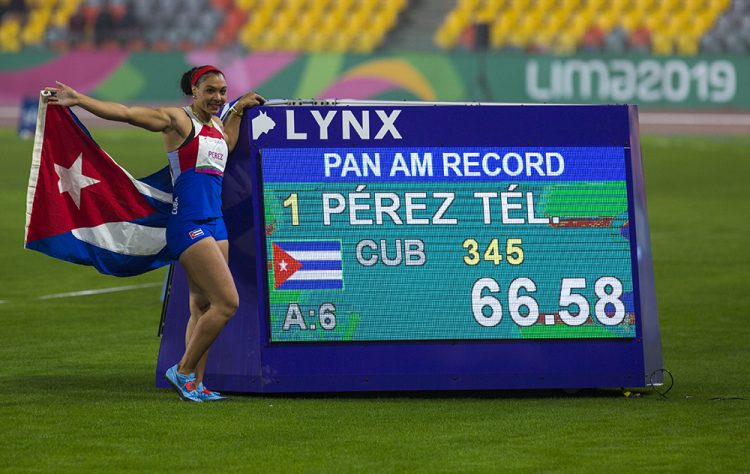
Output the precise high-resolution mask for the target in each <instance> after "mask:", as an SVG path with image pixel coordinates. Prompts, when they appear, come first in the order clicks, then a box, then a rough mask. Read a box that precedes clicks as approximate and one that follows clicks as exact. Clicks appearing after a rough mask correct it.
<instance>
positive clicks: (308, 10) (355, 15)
mask: <svg viewBox="0 0 750 474" xmlns="http://www.w3.org/2000/svg"><path fill="white" fill-rule="evenodd" d="M406 3H407V2H406V0H286V1H282V0H237V2H236V4H237V6H238V7H239V8H241V9H242V10H244V11H246V12H247V13H248V20H247V22H246V23H245V25H243V26H242V28H241V31H240V35H239V40H240V42H241V44H242V45H243V46H245V47H246V48H247V49H250V50H255V51H309V52H316V51H334V52H347V51H353V52H370V51H373V50H374V49H375V48H377V47H378V46H379V45H380V44H381V43H382V42H383V39H384V37H385V34H386V33H387V32H388V31H389V30H390V29H392V28H393V27H394V26H395V24H396V20H397V18H398V15H399V13H400V12H401V11H402V10H403V9H404V8H405V7H406Z"/></svg>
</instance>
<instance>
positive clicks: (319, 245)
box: [274, 240, 341, 252]
mask: <svg viewBox="0 0 750 474" xmlns="http://www.w3.org/2000/svg"><path fill="white" fill-rule="evenodd" d="M274 243H275V244H276V245H278V246H279V248H280V249H282V250H284V251H285V252H301V251H315V250H338V251H341V242H340V241H338V240H323V241H310V242H274Z"/></svg>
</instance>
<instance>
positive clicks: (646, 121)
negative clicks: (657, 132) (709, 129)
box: [639, 112, 750, 127]
mask: <svg viewBox="0 0 750 474" xmlns="http://www.w3.org/2000/svg"><path fill="white" fill-rule="evenodd" d="M639 115H640V116H639V121H640V123H641V125H700V126H717V125H718V126H732V127H736V126H740V127H746V126H750V115H745V114H713V113H693V114H690V113H667V112H642V113H640V114H639Z"/></svg>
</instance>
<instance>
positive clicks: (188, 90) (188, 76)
mask: <svg viewBox="0 0 750 474" xmlns="http://www.w3.org/2000/svg"><path fill="white" fill-rule="evenodd" d="M202 67H205V66H198V67H194V68H192V69H191V70H189V71H187V72H185V73H184V74H183V75H182V77H181V78H180V89H181V90H182V93H183V94H185V95H193V84H192V80H193V74H194V73H195V71H197V70H198V69H200V68H202ZM209 74H221V72H219V71H209V72H207V73H205V74H203V75H202V76H201V77H199V78H198V82H197V83H196V85H200V83H201V82H203V81H204V80H205V78H206V77H208V75H209Z"/></svg>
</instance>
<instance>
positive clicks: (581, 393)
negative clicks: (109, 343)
mask: <svg viewBox="0 0 750 474" xmlns="http://www.w3.org/2000/svg"><path fill="white" fill-rule="evenodd" d="M228 395H234V396H239V397H241V396H255V397H267V398H286V399H302V398H304V399H315V400H335V399H356V400H368V399H388V400H397V399H423V400H450V399H461V400H470V399H481V400H495V399H497V400H537V399H539V400H543V399H552V398H573V399H575V398H624V397H626V396H628V397H634V398H637V397H642V396H651V395H655V396H656V395H657V394H656V393H654V392H653V391H652V390H649V389H636V390H633V389H628V390H623V389H577V390H568V389H543V390H542V389H537V390H460V391H407V392H336V393H262V394H241V393H236V394H231V393H228Z"/></svg>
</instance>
